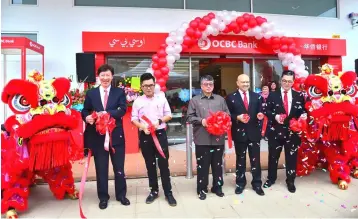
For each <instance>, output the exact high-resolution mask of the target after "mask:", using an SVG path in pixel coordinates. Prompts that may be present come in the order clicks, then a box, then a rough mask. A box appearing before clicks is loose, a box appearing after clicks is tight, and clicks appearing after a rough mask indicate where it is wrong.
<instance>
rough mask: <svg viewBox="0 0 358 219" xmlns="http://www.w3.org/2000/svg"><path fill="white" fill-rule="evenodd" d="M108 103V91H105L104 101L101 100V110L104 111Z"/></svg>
mask: <svg viewBox="0 0 358 219" xmlns="http://www.w3.org/2000/svg"><path fill="white" fill-rule="evenodd" d="M107 101H108V91H107V89H105V90H104V100H103V109H104V110H106V107H107Z"/></svg>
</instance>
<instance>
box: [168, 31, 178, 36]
mask: <svg viewBox="0 0 358 219" xmlns="http://www.w3.org/2000/svg"><path fill="white" fill-rule="evenodd" d="M176 35H177V33H176V32H175V31H171V32H170V33H169V36H176Z"/></svg>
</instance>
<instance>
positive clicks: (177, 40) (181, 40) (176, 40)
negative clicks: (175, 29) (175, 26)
mask: <svg viewBox="0 0 358 219" xmlns="http://www.w3.org/2000/svg"><path fill="white" fill-rule="evenodd" d="M183 40H184V39H183V37H182V36H176V37H175V38H174V41H175V44H177V45H181V44H182V43H183Z"/></svg>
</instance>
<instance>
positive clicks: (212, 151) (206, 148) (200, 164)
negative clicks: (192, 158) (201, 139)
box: [195, 145, 225, 194]
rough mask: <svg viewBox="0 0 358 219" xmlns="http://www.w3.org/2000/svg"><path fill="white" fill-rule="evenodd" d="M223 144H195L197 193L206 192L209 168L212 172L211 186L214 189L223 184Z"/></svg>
mask: <svg viewBox="0 0 358 219" xmlns="http://www.w3.org/2000/svg"><path fill="white" fill-rule="evenodd" d="M224 150H225V147H224V145H215V146H211V145H196V146H195V154H196V164H197V165H196V170H197V193H198V194H199V193H200V192H201V191H204V192H205V193H207V192H208V184H209V168H210V166H211V171H212V174H213V187H212V189H213V190H215V189H217V188H219V187H221V186H223V185H224V179H223V169H222V165H223V155H224Z"/></svg>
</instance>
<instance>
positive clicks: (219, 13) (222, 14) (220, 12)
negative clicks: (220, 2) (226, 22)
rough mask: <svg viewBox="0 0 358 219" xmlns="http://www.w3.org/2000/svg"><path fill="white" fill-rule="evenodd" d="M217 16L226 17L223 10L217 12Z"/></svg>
mask: <svg viewBox="0 0 358 219" xmlns="http://www.w3.org/2000/svg"><path fill="white" fill-rule="evenodd" d="M216 17H217V18H219V19H222V18H224V13H223V12H222V11H219V12H218V13H217V14H216Z"/></svg>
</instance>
